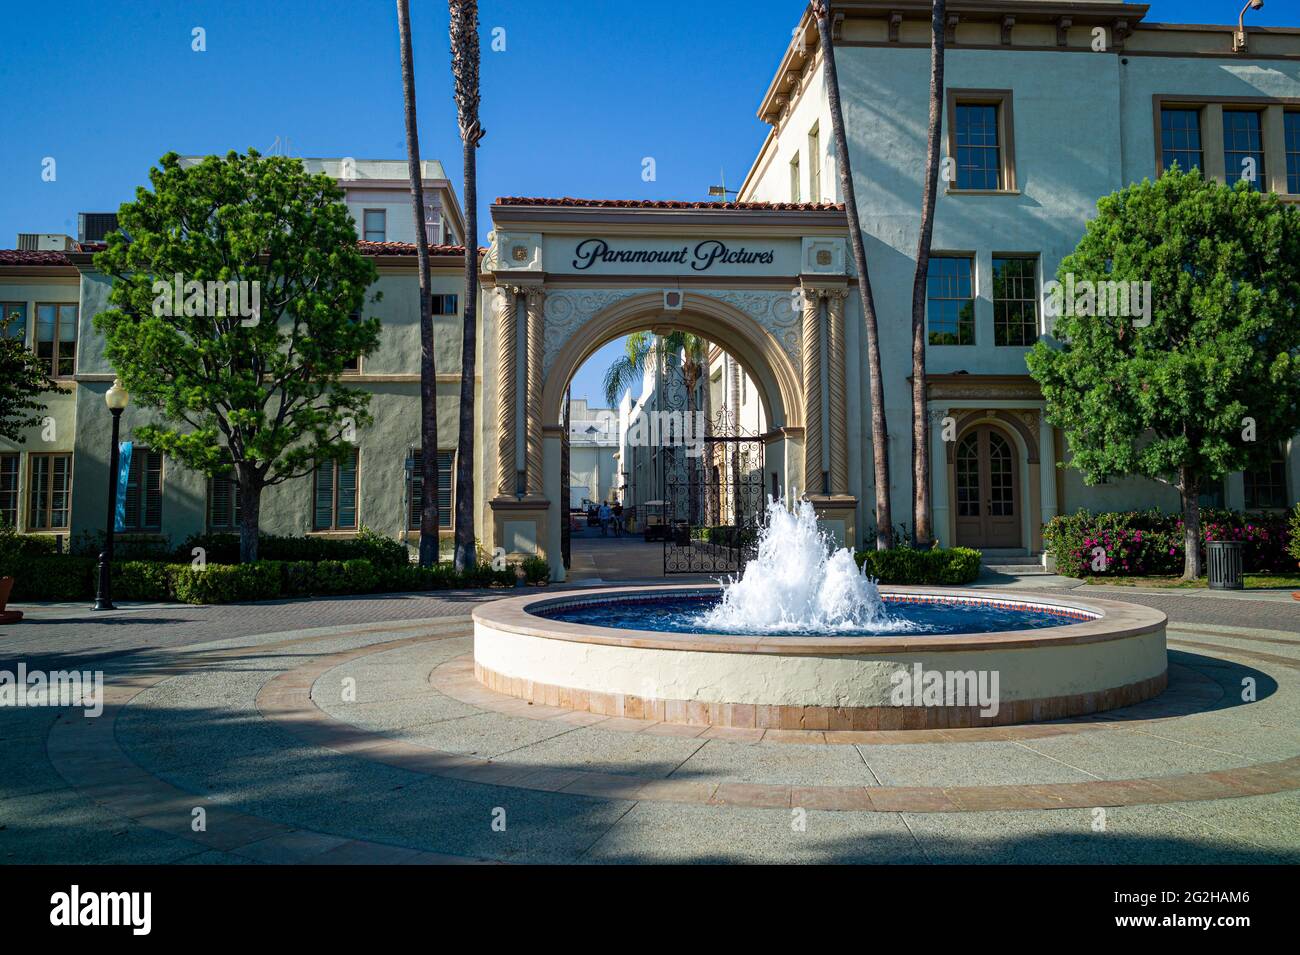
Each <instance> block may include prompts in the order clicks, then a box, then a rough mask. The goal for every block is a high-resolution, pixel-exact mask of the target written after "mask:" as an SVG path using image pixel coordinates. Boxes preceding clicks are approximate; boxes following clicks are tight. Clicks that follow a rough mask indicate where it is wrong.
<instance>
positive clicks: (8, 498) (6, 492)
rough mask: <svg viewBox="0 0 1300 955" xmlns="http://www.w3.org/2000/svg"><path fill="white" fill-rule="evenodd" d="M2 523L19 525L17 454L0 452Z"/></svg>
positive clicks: (0, 518) (0, 515)
mask: <svg viewBox="0 0 1300 955" xmlns="http://www.w3.org/2000/svg"><path fill="white" fill-rule="evenodd" d="M0 524H7V525H8V526H9V527H17V526H18V455H17V454H0Z"/></svg>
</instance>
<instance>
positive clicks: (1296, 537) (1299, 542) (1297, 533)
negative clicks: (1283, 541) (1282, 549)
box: [1287, 501, 1300, 564]
mask: <svg viewBox="0 0 1300 955" xmlns="http://www.w3.org/2000/svg"><path fill="white" fill-rule="evenodd" d="M1289 530H1290V533H1291V541H1290V543H1289V544H1288V545H1287V553H1288V554H1290V555H1291V556H1292V557H1294V558H1295V559H1296V563H1297V564H1300V501H1297V502H1296V506H1295V510H1294V511H1292V512H1291V523H1290V525H1289Z"/></svg>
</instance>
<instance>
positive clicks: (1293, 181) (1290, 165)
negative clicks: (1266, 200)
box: [1282, 113, 1300, 196]
mask: <svg viewBox="0 0 1300 955" xmlns="http://www.w3.org/2000/svg"><path fill="white" fill-rule="evenodd" d="M1282 122H1283V129H1284V130H1285V132H1286V145H1285V146H1284V147H1283V148H1284V149H1285V150H1286V191H1287V192H1289V193H1290V194H1291V195H1293V196H1294V195H1300V113H1283V114H1282Z"/></svg>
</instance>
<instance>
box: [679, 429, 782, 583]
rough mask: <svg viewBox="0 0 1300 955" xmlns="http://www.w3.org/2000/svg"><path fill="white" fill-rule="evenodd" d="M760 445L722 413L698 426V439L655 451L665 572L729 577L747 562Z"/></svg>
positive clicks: (758, 493) (758, 497)
mask: <svg viewBox="0 0 1300 955" xmlns="http://www.w3.org/2000/svg"><path fill="white" fill-rule="evenodd" d="M696 437H697V438H698V437H699V436H698V434H697V435H696ZM763 447H764V445H763V439H762V436H761V435H759V434H757V433H754V432H748V431H746V430H745V429H743V428H741V427H740V426H739V425H738V424H737V423H736V422H735V420H734V419H733V418H732V416H731V414H730V413H729V412H727V411H725V410H723V411H721V412H719V413H718V414H716V415H714V416H713V418H712V419H711V420H709V421H707V422H705V426H704V435H703V438H702V439H701V440H697V441H695V442H688V443H685V444H672V445H670V446H666V447H661V448H660V449H659V454H660V462H661V468H660V474H661V481H660V486H661V487H662V488H663V494H664V497H663V501H664V503H663V508H664V524H665V527H664V573H665V574H712V573H732V572H735V571H738V570H740V569H741V568H742V567H744V565H745V562H746V561H747V560H749V558H750V557H752V556H753V553H754V550H755V548H756V546H757V540H758V525H759V522H760V520H761V518H762V514H763V504H764V499H763V490H764V489H763V474H764V472H763Z"/></svg>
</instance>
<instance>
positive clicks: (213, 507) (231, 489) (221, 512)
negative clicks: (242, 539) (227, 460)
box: [208, 471, 240, 530]
mask: <svg viewBox="0 0 1300 955" xmlns="http://www.w3.org/2000/svg"><path fill="white" fill-rule="evenodd" d="M239 514H240V512H239V485H238V484H237V483H236V482H235V476H234V474H232V473H230V472H229V471H227V472H226V473H225V474H218V475H217V476H216V477H213V478H210V479H209V480H208V527H209V528H211V529H213V530H221V529H229V528H234V527H238V526H239Z"/></svg>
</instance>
